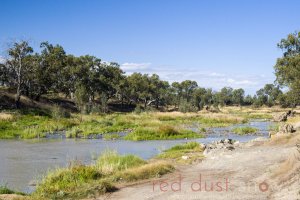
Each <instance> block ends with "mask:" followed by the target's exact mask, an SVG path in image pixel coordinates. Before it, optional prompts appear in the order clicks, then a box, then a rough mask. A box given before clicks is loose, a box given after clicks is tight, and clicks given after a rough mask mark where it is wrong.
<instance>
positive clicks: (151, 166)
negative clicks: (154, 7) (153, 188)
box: [31, 151, 174, 199]
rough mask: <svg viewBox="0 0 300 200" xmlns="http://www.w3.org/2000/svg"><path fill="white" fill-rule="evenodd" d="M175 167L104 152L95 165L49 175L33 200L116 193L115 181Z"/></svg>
mask: <svg viewBox="0 0 300 200" xmlns="http://www.w3.org/2000/svg"><path fill="white" fill-rule="evenodd" d="M173 170H174V167H173V166H172V165H171V164H168V163H166V162H154V163H147V162H146V161H145V160H143V159H141V158H139V157H137V156H134V155H119V154H117V153H116V152H115V151H106V152H104V153H103V154H102V155H101V156H100V157H99V158H98V160H97V162H96V164H94V165H88V166H87V165H80V164H78V163H77V164H76V163H75V164H73V165H71V166H69V167H67V168H61V169H57V170H54V171H52V172H49V173H48V174H47V175H46V176H45V177H44V179H43V180H42V182H41V183H40V184H38V186H37V189H36V191H35V192H34V193H33V194H32V195H31V197H32V198H33V199H83V198H87V197H88V198H97V197H98V196H99V195H101V194H104V193H107V192H113V191H115V190H117V188H116V186H115V184H116V183H117V182H131V181H136V180H141V179H148V178H153V177H160V176H161V175H163V174H166V173H169V172H172V171H173Z"/></svg>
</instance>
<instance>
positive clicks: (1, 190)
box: [0, 185, 25, 195]
mask: <svg viewBox="0 0 300 200" xmlns="http://www.w3.org/2000/svg"><path fill="white" fill-rule="evenodd" d="M0 194H18V195H25V193H23V192H17V191H14V190H12V189H9V188H8V187H7V185H1V186H0Z"/></svg>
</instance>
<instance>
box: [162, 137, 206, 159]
mask: <svg viewBox="0 0 300 200" xmlns="http://www.w3.org/2000/svg"><path fill="white" fill-rule="evenodd" d="M202 152H203V149H202V148H201V146H200V144H199V143H198V142H188V143H185V144H179V145H175V146H173V147H171V148H170V149H167V150H165V151H164V152H162V153H161V154H159V155H158V156H157V158H161V159H171V160H175V161H177V162H182V163H191V162H193V161H195V160H196V159H202V158H203V157H204V156H203V154H202ZM182 156H186V157H187V159H186V160H184V159H182Z"/></svg>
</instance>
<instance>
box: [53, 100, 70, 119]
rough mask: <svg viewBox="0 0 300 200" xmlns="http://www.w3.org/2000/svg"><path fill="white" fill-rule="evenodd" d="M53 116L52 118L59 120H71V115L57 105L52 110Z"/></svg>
mask: <svg viewBox="0 0 300 200" xmlns="http://www.w3.org/2000/svg"><path fill="white" fill-rule="evenodd" d="M51 116H52V118H54V119H57V120H58V119H61V118H70V117H71V114H70V113H69V112H67V111H66V110H65V109H63V108H61V107H60V106H59V105H57V104H55V105H54V106H53V107H52V109H51Z"/></svg>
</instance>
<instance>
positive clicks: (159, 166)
mask: <svg viewBox="0 0 300 200" xmlns="http://www.w3.org/2000/svg"><path fill="white" fill-rule="evenodd" d="M174 169H175V168H174V167H173V165H171V164H169V163H166V162H154V163H149V164H146V165H142V166H140V167H136V168H130V169H127V170H125V171H121V172H118V173H116V174H115V175H114V176H112V179H113V180H114V181H118V182H120V181H121V182H132V181H138V180H142V179H149V178H158V177H161V176H162V175H164V174H167V173H170V172H172V171H174Z"/></svg>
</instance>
